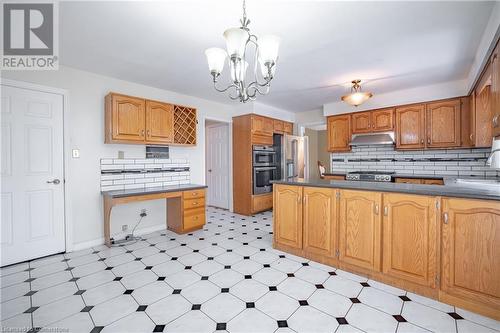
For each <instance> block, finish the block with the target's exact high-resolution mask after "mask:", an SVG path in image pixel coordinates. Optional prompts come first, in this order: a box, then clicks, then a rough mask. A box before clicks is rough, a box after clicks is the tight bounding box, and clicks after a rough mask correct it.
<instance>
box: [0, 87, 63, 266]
mask: <svg viewBox="0 0 500 333" xmlns="http://www.w3.org/2000/svg"><path fill="white" fill-rule="evenodd" d="M1 107H2V108H1V127H2V135H1V140H2V145H1V146H2V148H1V177H2V193H1V211H2V213H1V217H2V222H1V224H2V225H1V239H0V241H1V249H2V254H1V262H0V266H5V265H10V264H13V263H17V262H21V261H24V260H30V259H34V258H38V257H43V256H46V255H49V254H54V253H58V252H63V251H64V250H65V230H64V169H63V167H64V162H63V96H62V95H58V94H51V93H45V92H40V91H35V90H28V89H21V88H15V87H10V86H6V85H2V103H1Z"/></svg>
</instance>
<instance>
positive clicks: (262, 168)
mask: <svg viewBox="0 0 500 333" xmlns="http://www.w3.org/2000/svg"><path fill="white" fill-rule="evenodd" d="M275 169H277V167H261V168H254V170H255V171H269V170H275Z"/></svg>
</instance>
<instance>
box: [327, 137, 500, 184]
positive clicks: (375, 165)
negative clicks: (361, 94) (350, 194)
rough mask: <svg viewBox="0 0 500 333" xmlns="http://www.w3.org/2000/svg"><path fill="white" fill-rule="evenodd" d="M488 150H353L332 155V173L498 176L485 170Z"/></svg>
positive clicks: (390, 148)
mask: <svg viewBox="0 0 500 333" xmlns="http://www.w3.org/2000/svg"><path fill="white" fill-rule="evenodd" d="M489 153H490V149H489V148H478V149H443V150H417V151H396V150H394V146H392V145H384V146H380V145H377V146H362V147H361V146H360V147H353V148H352V152H350V153H333V154H331V155H330V156H331V170H332V172H350V171H356V170H377V171H395V172H396V173H404V174H419V175H438V176H439V175H442V176H483V177H484V176H497V171H496V170H494V169H490V168H489V167H488V166H486V159H487V158H488V155H489Z"/></svg>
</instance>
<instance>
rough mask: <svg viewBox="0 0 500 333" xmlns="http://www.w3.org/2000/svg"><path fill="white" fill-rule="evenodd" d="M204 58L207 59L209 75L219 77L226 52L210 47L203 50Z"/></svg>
mask: <svg viewBox="0 0 500 333" xmlns="http://www.w3.org/2000/svg"><path fill="white" fill-rule="evenodd" d="M205 56H206V57H207V62H208V69H209V70H210V73H215V74H216V75H219V74H220V73H221V72H222V69H223V68H224V63H225V61H226V58H227V53H226V51H225V50H223V49H221V48H218V47H211V48H209V49H206V50H205Z"/></svg>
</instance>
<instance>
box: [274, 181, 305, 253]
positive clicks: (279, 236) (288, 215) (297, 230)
mask: <svg viewBox="0 0 500 333" xmlns="http://www.w3.org/2000/svg"><path fill="white" fill-rule="evenodd" d="M273 201H274V202H273V207H274V242H275V243H277V244H282V245H285V246H289V247H291V248H295V249H302V230H303V228H302V187H300V186H293V185H279V186H275V187H274V197H273Z"/></svg>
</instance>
